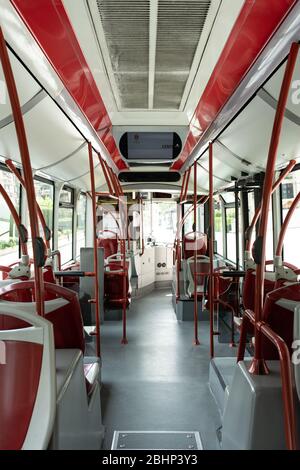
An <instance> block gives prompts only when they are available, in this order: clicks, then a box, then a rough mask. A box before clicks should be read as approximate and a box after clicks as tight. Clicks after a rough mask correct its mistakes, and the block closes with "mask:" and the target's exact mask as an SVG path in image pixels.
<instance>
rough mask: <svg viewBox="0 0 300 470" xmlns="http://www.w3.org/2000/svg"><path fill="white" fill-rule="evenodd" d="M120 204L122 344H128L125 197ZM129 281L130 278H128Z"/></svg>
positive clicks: (120, 198)
mask: <svg viewBox="0 0 300 470" xmlns="http://www.w3.org/2000/svg"><path fill="white" fill-rule="evenodd" d="M119 204H120V211H121V213H120V222H121V223H120V226H121V239H120V244H121V257H122V271H123V273H122V282H123V284H122V285H123V289H122V290H123V294H122V297H123V298H122V300H123V302H122V323H123V336H122V340H121V344H127V343H128V340H127V331H126V323H127V318H126V308H127V282H126V280H127V276H129V272H128V269H127V265H126V233H127V232H128V231H127V227H126V226H127V213H126V202H125V201H124V199H123V197H122V196H121V197H119ZM128 281H129V278H128Z"/></svg>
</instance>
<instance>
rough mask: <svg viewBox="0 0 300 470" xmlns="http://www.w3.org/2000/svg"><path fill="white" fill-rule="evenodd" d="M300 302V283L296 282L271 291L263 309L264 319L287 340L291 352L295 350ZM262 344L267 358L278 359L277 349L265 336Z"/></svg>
mask: <svg viewBox="0 0 300 470" xmlns="http://www.w3.org/2000/svg"><path fill="white" fill-rule="evenodd" d="M299 302H300V284H299V283H295V284H291V285H289V286H285V287H281V288H280V289H276V290H273V291H272V292H269V293H268V294H267V296H266V300H265V305H264V310H263V320H264V321H265V322H266V323H267V324H268V325H270V327H271V328H272V330H273V331H275V333H277V334H278V335H279V336H280V337H281V338H282V339H283V340H284V341H285V343H286V345H287V346H288V348H289V350H290V354H292V352H293V350H292V343H293V340H294V333H293V329H294V308H295V306H296V303H299ZM262 346H263V351H264V357H265V359H270V360H272V359H274V360H277V359H278V352H277V349H276V348H275V346H274V345H273V344H272V343H271V342H270V341H269V340H267V339H266V338H265V337H263V339H262Z"/></svg>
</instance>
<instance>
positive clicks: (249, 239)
mask: <svg viewBox="0 0 300 470" xmlns="http://www.w3.org/2000/svg"><path fill="white" fill-rule="evenodd" d="M295 165H296V160H291V161H290V162H289V163H288V165H287V166H286V167H285V168H284V170H282V172H281V173H280V175H279V177H278V178H277V180H276V181H275V182H274V183H273V186H272V191H271V194H273V193H274V191H276V189H277V188H278V187H279V185H280V184H281V182H282V181H283V180H284V178H285V177H286V176H287V175H288V174H289V173H290V172H291V171H292V169H293V168H294V166H295ZM260 213H261V204H260V205H259V206H258V207H257V209H256V211H255V213H254V216H253V218H252V221H251V224H250V225H249V227H248V228H247V229H246V231H245V241H246V244H245V261H246V260H248V259H250V258H251V248H252V236H253V232H254V227H255V225H256V224H257V221H258V219H259V216H260Z"/></svg>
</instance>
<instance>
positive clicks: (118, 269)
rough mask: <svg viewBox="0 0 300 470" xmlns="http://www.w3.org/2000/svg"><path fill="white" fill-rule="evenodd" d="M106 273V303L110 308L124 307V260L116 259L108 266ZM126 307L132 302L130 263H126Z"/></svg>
mask: <svg viewBox="0 0 300 470" xmlns="http://www.w3.org/2000/svg"><path fill="white" fill-rule="evenodd" d="M106 268H107V269H109V270H108V271H105V273H104V303H105V306H106V307H107V308H108V309H111V310H114V309H120V308H122V307H123V297H124V292H123V276H124V273H123V269H122V262H121V261H120V262H118V261H114V262H111V263H109V265H108V266H107V267H106ZM125 277H126V307H128V306H129V304H130V285H129V279H128V263H126V271H125Z"/></svg>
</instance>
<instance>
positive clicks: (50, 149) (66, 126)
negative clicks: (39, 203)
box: [0, 97, 83, 168]
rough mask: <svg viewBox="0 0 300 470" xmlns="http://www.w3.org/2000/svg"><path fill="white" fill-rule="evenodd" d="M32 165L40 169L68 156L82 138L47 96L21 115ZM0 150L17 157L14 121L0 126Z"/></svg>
mask: <svg viewBox="0 0 300 470" xmlns="http://www.w3.org/2000/svg"><path fill="white" fill-rule="evenodd" d="M24 123H25V129H26V135H27V140H28V146H29V151H30V156H31V163H32V166H33V167H35V168H41V167H44V166H47V165H50V164H53V163H55V162H56V161H59V160H61V159H62V158H64V157H66V156H67V155H69V154H70V153H71V152H73V151H74V150H75V149H76V148H78V147H79V145H80V144H82V142H83V139H82V137H81V135H80V134H79V133H78V131H77V130H76V128H75V127H74V126H73V124H72V123H71V122H70V121H69V120H68V119H67V118H66V116H65V115H64V114H63V113H62V112H61V111H60V109H59V108H58V107H57V105H56V104H55V103H54V102H53V101H52V99H51V98H49V97H46V98H45V99H44V100H43V101H41V102H40V103H38V104H37V105H36V106H35V107H34V108H33V109H32V110H31V111H29V112H28V113H26V114H25V115H24ZM0 153H1V154H2V155H4V156H9V157H11V158H13V159H14V160H19V158H18V154H19V148H18V145H17V140H16V136H15V130H14V124H10V125H9V126H6V127H4V128H3V129H0Z"/></svg>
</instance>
